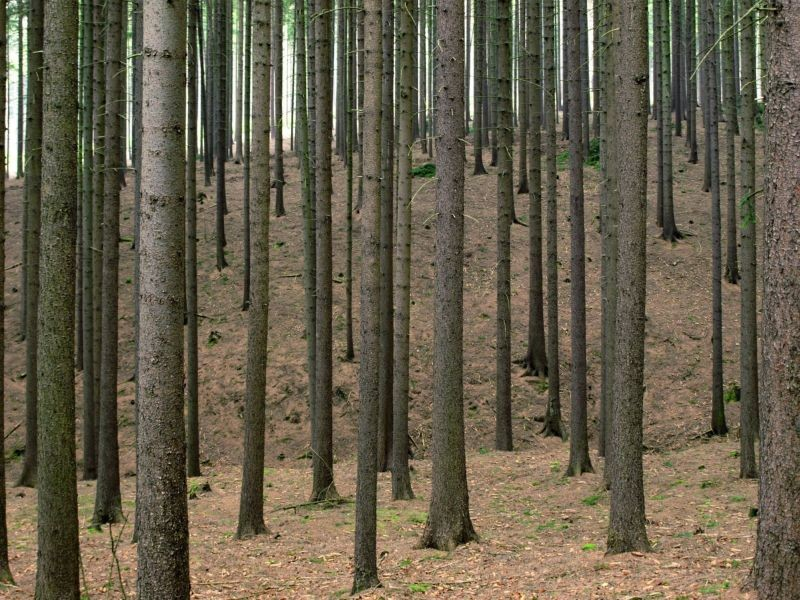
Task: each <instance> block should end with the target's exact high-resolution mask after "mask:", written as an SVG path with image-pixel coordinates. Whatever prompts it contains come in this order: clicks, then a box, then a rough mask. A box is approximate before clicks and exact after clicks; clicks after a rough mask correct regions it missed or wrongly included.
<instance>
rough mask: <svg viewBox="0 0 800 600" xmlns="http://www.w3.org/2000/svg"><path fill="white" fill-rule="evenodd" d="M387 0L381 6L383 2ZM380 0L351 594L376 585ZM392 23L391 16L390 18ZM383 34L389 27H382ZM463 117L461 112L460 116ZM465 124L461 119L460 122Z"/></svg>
mask: <svg viewBox="0 0 800 600" xmlns="http://www.w3.org/2000/svg"><path fill="white" fill-rule="evenodd" d="M382 4H383V5H384V6H383V7H382V6H381V5H382ZM382 8H385V3H383V1H382V0H365V1H364V16H363V18H364V67H365V73H364V116H363V119H364V205H363V206H362V209H361V210H362V212H361V364H360V366H359V372H358V390H359V398H360V400H359V402H360V407H359V411H358V472H357V485H356V531H355V558H354V562H355V574H354V577H353V590H352V593H354V594H355V593H358V592H360V591H362V590H365V589H368V588H373V587H377V586H379V585H380V581H379V580H378V557H377V551H376V535H377V515H376V511H377V491H378V468H377V467H378V463H377V462H376V455H377V453H378V421H379V415H378V410H379V395H380V377H379V371H380V367H381V364H380V349H381V348H380V346H381V339H380V338H381V306H380V300H381V298H380V293H381V273H380V267H381V256H380V254H381V209H382V208H383V206H382V202H381V173H382V170H383V165H382V162H381V158H382V156H381V155H382V154H383V152H382V149H383V148H384V147H383V144H382V143H381V139H382V138H381V133H382V132H381V129H382V125H383V123H382V121H383V119H382V115H381V107H382V106H384V107H385V106H386V104H385V103H384V102H383V100H382V96H383V91H384V90H385V87H384V86H383V83H382V82H381V75H382V71H383V69H384V67H385V65H383V64H382V63H383V58H384V57H383V49H385V46H383V47H382V42H381V38H382V36H381V33H382V26H383V27H385V26H386V14H385V13H383V11H382ZM389 23H391V21H389ZM383 33H385V31H384V32H383ZM459 120H460V115H459ZM462 126H463V123H462Z"/></svg>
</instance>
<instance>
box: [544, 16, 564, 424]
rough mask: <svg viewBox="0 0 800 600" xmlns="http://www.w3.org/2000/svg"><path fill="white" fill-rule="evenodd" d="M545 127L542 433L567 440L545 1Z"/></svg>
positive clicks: (552, 81) (550, 21)
mask: <svg viewBox="0 0 800 600" xmlns="http://www.w3.org/2000/svg"><path fill="white" fill-rule="evenodd" d="M543 7H544V23H543V29H544V101H545V102H544V128H545V155H546V163H547V378H548V386H547V408H546V410H545V415H544V425H543V427H542V433H543V434H544V435H546V436H550V435H557V436H558V437H560V438H562V439H563V438H564V437H565V435H566V432H565V431H564V426H563V424H562V423H561V400H560V398H559V395H560V388H561V380H560V375H559V368H560V364H559V363H560V359H559V349H558V206H557V202H558V192H557V187H558V172H557V170H556V86H557V84H558V81H557V77H556V53H555V49H554V40H555V37H556V18H557V16H556V13H555V7H554V2H553V0H544V4H543Z"/></svg>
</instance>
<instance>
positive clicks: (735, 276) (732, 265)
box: [721, 0, 739, 284]
mask: <svg viewBox="0 0 800 600" xmlns="http://www.w3.org/2000/svg"><path fill="white" fill-rule="evenodd" d="M733 2H734V0H722V15H721V16H722V29H723V31H728V30H729V29H730V30H733V28H734V22H733ZM736 26H737V27H738V23H737V25H736ZM722 71H723V74H724V76H723V81H724V83H725V89H724V90H723V104H724V107H725V108H724V110H725V166H726V177H725V189H726V190H727V193H728V210H727V213H728V214H727V228H726V230H727V231H726V237H727V252H726V253H725V280H726V281H727V282H728V283H732V284H736V283H738V282H739V257H738V248H737V246H738V234H739V222H738V221H737V219H736V205H737V203H738V198H737V196H736V119H737V115H736V81H735V80H734V77H733V33H732V31H731V32H729V33H728V35H726V36H725V37H724V38H723V39H722Z"/></svg>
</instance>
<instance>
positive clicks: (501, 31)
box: [494, 0, 514, 450]
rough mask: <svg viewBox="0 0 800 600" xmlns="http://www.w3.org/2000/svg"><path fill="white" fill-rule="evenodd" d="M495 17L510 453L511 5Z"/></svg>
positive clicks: (501, 380)
mask: <svg viewBox="0 0 800 600" xmlns="http://www.w3.org/2000/svg"><path fill="white" fill-rule="evenodd" d="M495 6H496V17H497V49H496V53H497V72H496V73H497V131H496V134H495V136H496V143H497V150H498V165H497V271H496V272H497V288H496V291H497V320H496V329H495V332H496V336H497V337H496V346H495V348H496V364H495V376H496V379H497V381H496V387H495V390H496V396H495V437H494V440H495V441H494V446H495V448H496V449H497V450H513V443H512V437H513V436H512V427H511V202H512V198H511V196H513V194H514V156H513V150H514V149H513V141H512V139H511V128H512V125H511V31H512V27H511V3H510V1H509V0H496V5H495Z"/></svg>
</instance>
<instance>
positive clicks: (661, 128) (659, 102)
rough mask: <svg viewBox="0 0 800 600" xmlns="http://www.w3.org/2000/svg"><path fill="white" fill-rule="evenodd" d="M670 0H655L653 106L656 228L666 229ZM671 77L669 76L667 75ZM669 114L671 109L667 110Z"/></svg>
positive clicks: (670, 132) (669, 132)
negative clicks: (666, 49) (666, 44)
mask: <svg viewBox="0 0 800 600" xmlns="http://www.w3.org/2000/svg"><path fill="white" fill-rule="evenodd" d="M668 1H669V0H653V83H654V90H653V94H654V97H653V105H654V107H655V108H654V110H655V119H656V131H657V137H656V139H657V150H656V165H657V166H656V169H657V176H656V179H657V180H658V191H657V192H656V227H661V228H662V229H663V227H664V190H665V189H666V187H665V186H664V179H665V173H664V165H665V164H666V163H665V162H664V147H665V144H664V137H665V136H666V135H668V134H669V135H672V131H671V130H670V126H669V119H667V120H666V121H665V120H664V108H663V103H664V58H663V53H664V39H663V36H662V30H663V25H662V19H663V14H664V11H663V10H662V5H663V4H664V3H665V2H668ZM667 76H669V75H667ZM667 114H669V109H667Z"/></svg>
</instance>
